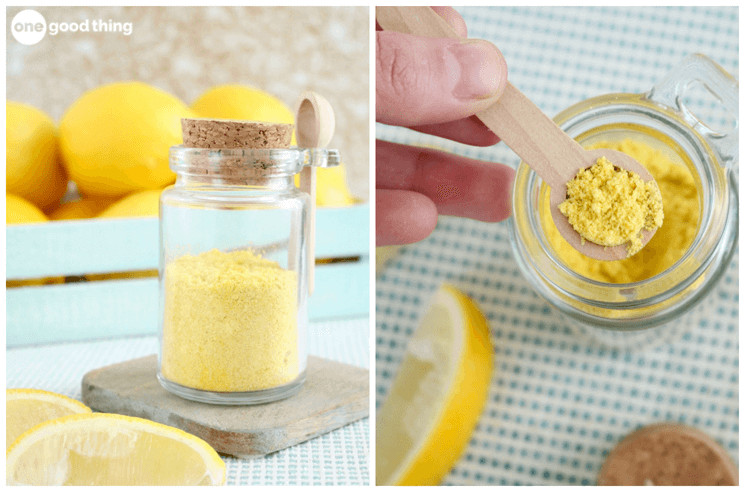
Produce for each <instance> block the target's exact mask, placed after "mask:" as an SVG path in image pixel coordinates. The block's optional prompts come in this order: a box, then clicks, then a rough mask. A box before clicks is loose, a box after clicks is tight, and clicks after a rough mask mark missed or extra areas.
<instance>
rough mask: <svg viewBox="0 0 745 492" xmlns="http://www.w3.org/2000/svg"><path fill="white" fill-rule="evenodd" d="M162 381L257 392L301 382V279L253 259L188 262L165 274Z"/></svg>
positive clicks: (205, 257) (239, 255)
mask: <svg viewBox="0 0 745 492" xmlns="http://www.w3.org/2000/svg"><path fill="white" fill-rule="evenodd" d="M162 347H163V348H162V359H161V360H162V366H161V372H162V374H163V376H164V377H165V378H166V379H168V380H170V381H172V382H174V383H177V384H180V385H182V386H186V387H189V388H195V389H199V390H205V391H231V392H238V391H254V390H261V389H266V388H274V387H277V386H282V385H284V384H287V383H290V382H291V381H293V380H294V379H295V378H297V376H298V375H299V360H298V337H297V274H296V273H295V272H294V271H290V270H285V269H283V268H281V267H280V266H279V265H278V264H277V263H275V262H273V261H271V260H267V259H265V258H262V257H260V256H258V255H255V254H254V253H252V252H250V251H243V250H242V251H234V252H230V253H226V252H222V251H219V250H216V249H215V250H211V251H208V252H205V253H202V254H200V255H197V256H191V255H185V256H182V257H179V258H177V259H175V260H174V261H172V262H170V263H168V264H167V266H166V269H165V312H164V319H163V345H162Z"/></svg>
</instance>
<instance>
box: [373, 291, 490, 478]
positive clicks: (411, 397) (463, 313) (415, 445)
mask: <svg viewBox="0 0 745 492" xmlns="http://www.w3.org/2000/svg"><path fill="white" fill-rule="evenodd" d="M493 364H494V362H493V355H492V348H491V344H490V342H489V328H488V325H487V321H486V319H485V318H484V315H483V314H481V312H480V311H479V309H478V307H477V306H476V304H475V303H474V302H473V301H472V300H471V299H469V298H468V297H467V296H465V295H464V294H463V293H461V292H459V291H458V290H457V289H455V288H454V287H452V286H450V285H443V286H442V287H441V288H440V289H439V290H438V291H437V292H436V293H435V295H434V297H433V298H432V300H431V301H430V304H429V307H428V308H427V311H426V313H425V315H424V317H423V319H422V320H421V322H420V324H419V327H418V328H417V330H416V332H415V333H414V335H413V337H412V338H411V340H410V341H409V345H408V347H407V350H406V354H405V355H404V359H403V362H402V364H401V368H400V369H399V372H398V375H397V376H396V378H395V380H394V382H393V385H392V387H391V391H390V393H389V395H388V397H387V399H386V400H385V401H384V402H383V405H382V406H381V408H380V411H379V412H378V417H377V426H376V429H377V430H376V434H377V439H376V456H377V464H376V468H377V469H376V482H377V484H378V485H437V484H438V483H440V481H441V480H442V478H443V477H444V476H445V475H446V474H447V472H448V471H449V470H450V469H451V468H452V467H453V465H454V464H455V462H456V461H457V460H458V458H459V457H460V455H461V454H462V453H463V450H464V449H465V447H466V445H467V444H468V441H469V439H470V436H471V433H472V432H473V429H474V427H475V426H476V423H477V421H478V418H479V415H480V414H481V411H482V410H483V408H484V404H485V403H486V398H487V393H488V389H489V382H490V380H491V374H492V369H493Z"/></svg>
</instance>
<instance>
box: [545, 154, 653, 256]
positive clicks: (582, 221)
mask: <svg viewBox="0 0 745 492" xmlns="http://www.w3.org/2000/svg"><path fill="white" fill-rule="evenodd" d="M559 210H560V211H561V213H562V214H564V215H565V216H566V218H567V220H568V221H569V224H571V226H572V228H574V230H575V231H577V232H578V233H579V235H580V237H581V238H582V244H584V243H585V240H587V241H591V242H593V243H595V244H599V245H601V246H620V245H621V244H625V243H626V244H627V246H626V249H627V251H628V255H629V256H632V255H634V254H635V253H637V252H638V251H639V250H641V249H642V240H641V232H642V229H645V230H650V231H651V230H654V229H657V228H658V227H660V226H661V225H662V219H663V213H662V197H661V196H660V190H659V188H657V185H656V184H655V182H654V181H650V182H648V183H645V182H644V181H643V180H642V178H641V177H640V176H639V175H638V174H636V173H635V172H632V171H627V170H625V169H620V168H618V167H616V166H614V165H613V163H612V162H610V161H609V160H608V159H606V158H605V157H601V158H599V159H598V160H597V162H595V164H593V165H592V166H591V167H589V168H588V169H580V171H579V172H578V173H577V175H576V176H575V177H574V178H573V179H571V180H570V181H568V182H567V199H566V201H564V202H563V203H561V204H560V205H559Z"/></svg>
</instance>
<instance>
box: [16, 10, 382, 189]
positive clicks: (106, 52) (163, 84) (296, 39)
mask: <svg viewBox="0 0 745 492" xmlns="http://www.w3.org/2000/svg"><path fill="white" fill-rule="evenodd" d="M21 10H23V8H22V7H11V8H8V9H7V11H6V14H7V18H8V20H9V21H10V19H12V18H13V17H14V16H15V15H16V14H17V13H18V12H19V11H21ZM35 10H36V11H38V12H39V13H40V14H42V15H43V16H44V18H45V19H46V21H47V23H48V24H49V23H52V22H69V23H72V22H82V21H84V20H86V19H90V20H98V19H100V20H103V21H108V20H113V21H115V22H121V23H126V22H131V23H132V33H131V35H129V36H126V35H124V34H123V33H115V32H110V33H101V32H96V33H94V32H76V33H69V32H68V33H59V34H57V35H56V36H52V35H50V33H49V32H47V34H46V36H45V37H44V39H42V40H41V41H40V42H39V43H38V44H35V45H32V46H25V45H22V44H20V43H18V42H16V41H15V40H14V39H13V37H12V36H11V33H10V30H9V29H8V30H7V31H6V46H7V76H6V87H7V89H6V98H7V99H8V100H11V101H17V102H21V103H26V104H30V105H32V106H35V107H36V108H39V109H41V110H42V111H44V112H46V113H47V114H49V115H50V116H51V117H52V119H53V120H54V121H55V122H57V123H58V122H59V120H60V118H61V117H62V115H63V114H64V112H65V110H66V109H67V108H68V107H69V106H70V105H71V104H72V103H73V102H74V101H75V100H76V99H77V98H78V97H80V95H82V94H83V92H85V91H86V90H89V89H93V88H95V87H98V86H100V85H102V84H106V83H110V82H116V81H122V80H139V81H142V82H145V83H148V84H151V85H154V86H155V87H158V88H159V89H162V90H164V91H166V92H168V93H170V94H173V95H174V96H176V97H178V98H179V99H181V100H182V101H183V102H184V103H185V104H186V105H190V104H191V103H192V102H193V101H194V100H195V99H196V98H197V97H198V96H199V95H200V94H202V93H203V92H205V91H206V90H208V89H209V88H210V87H212V86H215V85H221V84H244V85H249V86H252V87H256V88H259V89H262V90H264V91H267V92H269V93H271V94H273V95H275V96H276V97H278V98H279V99H281V100H282V101H283V102H284V103H285V104H286V105H287V106H289V107H290V108H291V109H293V110H294V104H295V101H296V99H297V97H298V96H299V95H300V93H301V91H303V90H306V89H311V90H314V91H316V92H319V93H320V94H322V95H324V96H325V97H326V98H327V99H328V100H329V101H330V102H331V104H332V106H333V107H334V110H335V112H336V122H337V126H336V134H335V136H334V139H333V140H332V141H331V144H330V145H331V147H334V148H338V149H339V150H340V151H341V155H342V159H343V161H344V164H345V165H346V168H347V180H348V184H349V188H350V190H351V192H352V194H353V195H354V196H355V197H357V198H360V199H367V196H368V185H367V183H368V169H369V158H368V149H369V147H368V128H369V127H368V116H369V109H368V95H369V94H368V91H369V82H368V81H369V78H368V73H369V72H368V69H369V64H368V54H369V51H368V46H369V36H368V32H369V31H368V29H369V16H368V8H367V7H340V8H336V7H335V8H324V7H307V8H301V7H298V8H270V7H199V8H197V7H194V8H189V7H177V8H171V7H157V8H155V7H39V8H36V9H35Z"/></svg>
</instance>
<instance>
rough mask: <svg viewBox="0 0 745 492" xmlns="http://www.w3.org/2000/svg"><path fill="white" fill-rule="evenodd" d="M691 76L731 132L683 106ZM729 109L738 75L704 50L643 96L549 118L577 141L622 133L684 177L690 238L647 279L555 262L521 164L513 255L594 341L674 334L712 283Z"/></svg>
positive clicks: (725, 211) (651, 341)
mask: <svg viewBox="0 0 745 492" xmlns="http://www.w3.org/2000/svg"><path fill="white" fill-rule="evenodd" d="M694 82H698V83H701V84H703V85H704V87H705V88H707V89H708V90H709V91H710V92H711V93H712V94H713V95H714V96H716V97H717V98H719V99H720V100H721V101H722V102H723V104H724V106H725V108H727V110H728V111H730V112H731V113H732V115H733V117H734V118H735V128H734V129H733V130H732V132H731V133H729V134H725V133H716V132H714V131H713V130H711V129H710V128H708V127H707V126H706V125H704V124H703V123H702V122H701V121H699V120H698V119H697V118H696V117H695V116H694V115H693V113H691V111H689V109H688V108H687V107H686V106H685V105H684V104H683V102H682V101H683V100H684V96H685V94H686V91H687V90H688V88H689V87H691V84H692V83H694ZM737 108H738V84H737V81H736V80H734V79H733V78H732V77H731V76H730V75H729V74H728V73H726V72H725V71H724V70H723V69H722V68H721V67H719V66H718V65H717V64H715V63H714V62H712V61H711V60H709V59H708V58H706V57H704V56H703V55H692V56H690V57H688V58H687V59H686V60H685V61H684V62H683V64H681V65H680V66H679V67H678V68H676V69H675V70H673V71H672V72H671V73H670V74H668V76H667V77H666V78H665V79H664V80H663V81H662V82H661V83H660V84H658V85H657V86H655V87H654V88H653V89H652V90H651V91H650V92H648V93H647V94H608V95H604V96H600V97H596V98H592V99H588V100H586V101H583V102H580V103H578V104H576V105H574V106H572V107H570V108H568V109H566V110H565V111H563V112H561V113H560V114H559V115H557V116H556V118H555V121H556V123H557V124H558V125H559V126H560V127H561V128H562V129H563V130H564V131H565V132H567V133H568V134H569V135H570V136H572V137H573V138H575V139H576V140H577V141H578V142H579V143H580V144H582V145H583V146H588V145H591V144H593V143H596V142H618V141H621V140H624V139H631V140H633V141H637V142H642V143H644V144H645V145H647V146H649V147H652V148H654V149H655V150H656V151H660V152H662V154H663V155H665V156H666V158H668V159H670V160H671V161H672V162H674V163H676V164H679V165H681V166H685V168H687V169H688V170H689V171H690V173H691V175H692V176H693V180H694V182H695V187H696V190H697V192H698V193H697V194H698V203H697V204H695V206H696V207H698V217H699V220H698V224H697V226H696V231H695V234H693V239H692V242H691V245H690V246H689V247H688V248H687V249H686V250H685V252H684V253H683V254H682V256H681V257H680V258H679V259H677V261H675V262H674V263H673V264H672V266H670V267H668V268H666V269H664V271H661V272H658V273H656V274H654V275H653V276H651V277H649V278H644V279H638V280H636V281H633V282H628V283H610V282H605V281H600V280H597V279H592V278H588V277H587V276H584V275H582V274H580V273H577V272H576V271H574V270H573V269H572V268H571V267H570V266H569V265H568V264H567V263H566V262H564V261H562V259H561V258H560V254H559V253H558V252H557V250H556V249H555V248H554V247H552V245H551V243H550V241H549V240H548V239H547V233H546V231H547V229H546V222H545V220H544V215H545V210H546V209H544V208H543V206H544V203H545V202H544V201H545V200H546V199H547V196H548V195H547V193H548V187H547V186H546V185H545V184H544V183H543V182H542V181H541V179H540V178H539V177H538V176H537V175H536V174H535V172H533V171H532V170H531V169H530V168H529V167H528V166H527V165H526V164H525V163H521V164H520V166H519V167H518V169H517V172H516V177H515V185H514V191H513V202H512V205H513V211H514V219H513V220H512V221H510V238H511V242H512V247H513V251H514V255H515V258H516V260H517V263H518V265H519V268H520V269H521V271H522V272H523V274H524V275H525V277H526V278H527V279H528V281H529V282H530V283H531V284H532V286H533V288H534V289H535V290H536V291H537V292H538V294H540V295H541V296H542V297H544V298H545V299H546V300H547V301H548V302H549V303H550V304H551V305H552V306H554V307H555V308H556V309H558V310H559V311H560V312H561V313H562V314H563V315H564V316H565V317H566V318H567V319H568V320H569V322H570V324H571V326H572V327H573V328H574V329H575V330H576V331H578V332H579V333H581V334H582V335H585V336H587V337H589V339H591V340H592V341H593V342H595V343H596V344H599V345H601V346H603V347H608V348H614V349H638V348H646V347H651V346H654V345H657V344H659V343H663V342H666V341H670V340H673V339H675V338H676V337H678V336H680V335H682V334H683V333H684V332H685V331H686V330H688V329H689V328H690V327H691V326H692V325H693V324H694V322H693V321H692V315H693V313H689V311H691V310H692V309H693V308H694V306H696V305H697V304H698V303H699V302H700V301H701V300H702V299H703V298H704V297H706V295H707V294H708V293H709V292H710V291H711V289H712V288H713V287H714V286H715V285H716V283H717V281H718V280H719V278H720V277H721V275H722V273H723V272H724V271H725V270H726V268H727V266H728V265H729V262H730V259H731V258H732V254H733V253H734V251H735V249H736V244H737V237H738V220H737V218H738V197H737V189H738V188H737V176H736V173H735V170H734V167H735V165H736V163H737V160H738V140H737V138H738V136H737ZM657 179H658V180H659V178H657ZM663 207H664V203H663ZM550 225H551V226H553V223H551V224H550ZM663 227H664V224H663ZM653 239H654V238H653ZM699 311H700V309H699ZM686 313H689V316H684V315H685V314H686Z"/></svg>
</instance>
